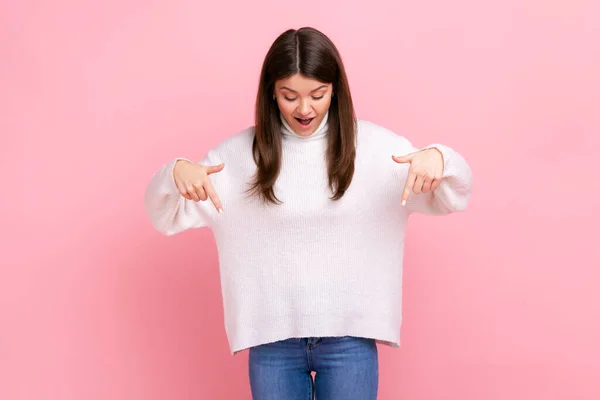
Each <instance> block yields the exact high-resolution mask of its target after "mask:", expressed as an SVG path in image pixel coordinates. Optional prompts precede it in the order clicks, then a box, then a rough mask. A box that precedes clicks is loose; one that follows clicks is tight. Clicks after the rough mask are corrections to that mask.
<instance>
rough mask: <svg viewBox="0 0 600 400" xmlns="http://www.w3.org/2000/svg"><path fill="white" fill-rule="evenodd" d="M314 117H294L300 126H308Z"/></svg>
mask: <svg viewBox="0 0 600 400" xmlns="http://www.w3.org/2000/svg"><path fill="white" fill-rule="evenodd" d="M313 119H314V118H296V121H298V122H299V123H300V125H302V126H309V125H310V123H311V122H312V121H313Z"/></svg>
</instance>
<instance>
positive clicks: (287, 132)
mask: <svg viewBox="0 0 600 400" xmlns="http://www.w3.org/2000/svg"><path fill="white" fill-rule="evenodd" d="M279 117H280V118H281V124H282V125H281V134H282V135H283V137H284V139H297V140H316V139H321V138H324V137H325V136H326V135H327V127H328V121H327V119H328V117H329V111H328V112H327V113H326V114H325V116H324V117H323V120H322V121H321V123H320V124H319V126H318V127H317V129H316V130H315V131H314V132H313V133H311V134H310V135H306V136H304V135H299V134H297V133H296V132H294V130H293V129H292V128H291V127H290V125H289V124H288V123H287V121H286V120H285V118H284V117H283V115H282V114H279Z"/></svg>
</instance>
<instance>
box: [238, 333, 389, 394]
mask: <svg viewBox="0 0 600 400" xmlns="http://www.w3.org/2000/svg"><path fill="white" fill-rule="evenodd" d="M248 364H249V374H250V388H251V391H252V399H253V400H313V398H314V396H315V395H316V399H317V400H346V399H352V400H375V399H377V386H378V380H379V367H378V357H377V346H376V343H375V341H374V340H372V339H364V338H358V337H351V336H343V337H322V338H293V339H286V340H281V341H278V342H274V343H268V344H264V345H260V346H256V347H252V348H250V350H249V355H248ZM311 372H314V373H315V379H314V381H313V378H312V375H311Z"/></svg>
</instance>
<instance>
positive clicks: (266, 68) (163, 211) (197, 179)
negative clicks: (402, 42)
mask: <svg viewBox="0 0 600 400" xmlns="http://www.w3.org/2000/svg"><path fill="white" fill-rule="evenodd" d="M470 192H471V170H470V167H469V165H468V164H467V163H466V161H465V160H464V159H463V157H461V156H460V155H459V154H458V153H457V152H455V151H454V150H452V149H450V148H449V147H446V146H443V145H431V146H427V147H426V148H423V149H417V148H415V147H413V146H412V145H411V143H410V142H409V141H408V140H407V139H406V138H404V137H402V136H399V135H397V134H395V133H393V132H390V131H389V130H387V129H385V128H383V127H380V126H378V125H376V124H374V123H371V122H367V121H362V120H357V119H356V118H355V113H354V109H353V105H352V97H351V95H350V89H349V86H348V80H347V78H346V73H345V71H344V66H343V64H342V60H341V57H340V55H339V53H338V51H337V49H336V47H335V46H334V44H333V43H332V42H331V41H330V40H329V39H328V38H327V37H326V36H325V35H324V34H322V33H321V32H319V31H317V30H315V29H311V28H302V29H299V30H288V31H286V32H284V33H283V34H281V35H280V36H279V37H278V38H277V39H276V40H275V42H274V43H273V45H272V46H271V48H270V50H269V52H268V54H267V55H266V58H265V60H264V64H263V67H262V71H261V76H260V82H259V86H258V95H257V98H256V117H255V126H254V127H251V128H248V129H246V130H244V131H242V132H240V133H239V134H237V135H235V136H232V137H230V138H228V139H226V140H224V141H223V142H222V143H220V144H219V145H218V146H216V148H214V149H212V150H210V151H208V152H207V154H206V156H205V158H204V159H203V160H202V161H200V162H199V163H196V162H192V161H190V160H188V159H184V158H178V159H175V160H172V161H170V162H169V163H167V164H166V165H164V166H163V167H162V168H161V169H160V170H159V171H158V172H157V173H156V174H155V175H154V176H153V177H152V179H151V181H150V183H149V185H148V187H147V192H146V197H145V207H146V210H147V212H148V214H149V216H150V219H151V221H152V223H153V225H154V227H155V228H156V229H158V230H159V231H160V232H162V233H164V234H165V235H173V234H175V233H178V232H181V231H184V230H186V229H190V228H199V227H210V228H211V229H212V230H213V233H214V236H215V240H216V243H217V247H218V253H219V264H220V271H221V285H222V294H223V306H224V314H225V328H226V332H227V337H228V340H229V344H230V348H231V351H232V353H233V354H236V353H238V352H240V351H242V350H244V349H249V375H250V386H251V391H252V396H253V398H254V399H258V400H265V399H276V400H291V399H298V400H306V399H312V398H313V395H314V394H315V393H316V396H317V398H318V399H319V400H331V399H336V400H339V399H354V400H363V399H364V400H367V399H375V398H376V397H377V387H378V357H377V346H376V344H377V343H381V344H385V345H389V346H392V347H398V346H399V345H400V335H399V332H400V324H401V300H402V296H401V295H402V291H401V287H402V286H401V279H402V257H403V239H404V232H405V227H406V223H407V219H408V217H409V215H410V214H411V213H413V212H421V213H427V214H438V215H440V214H448V213H451V212H455V211H460V210H463V209H465V207H466V206H467V202H468V198H469V195H470ZM206 200H209V201H206ZM311 372H315V374H316V375H315V380H314V382H313V379H312V375H311Z"/></svg>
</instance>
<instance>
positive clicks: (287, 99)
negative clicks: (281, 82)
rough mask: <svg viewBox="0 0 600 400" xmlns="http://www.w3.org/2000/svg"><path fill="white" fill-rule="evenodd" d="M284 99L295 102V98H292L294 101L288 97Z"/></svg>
mask: <svg viewBox="0 0 600 400" xmlns="http://www.w3.org/2000/svg"><path fill="white" fill-rule="evenodd" d="M284 98H285V99H286V100H287V101H295V100H296V99H295V98H294V99H290V98H289V97H287V96H284Z"/></svg>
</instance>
